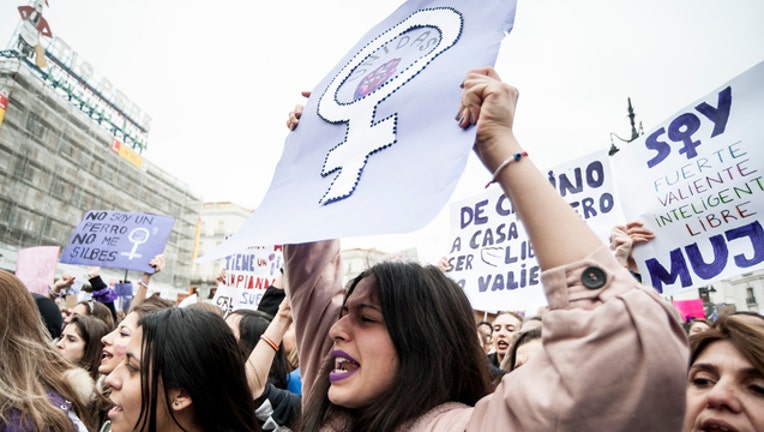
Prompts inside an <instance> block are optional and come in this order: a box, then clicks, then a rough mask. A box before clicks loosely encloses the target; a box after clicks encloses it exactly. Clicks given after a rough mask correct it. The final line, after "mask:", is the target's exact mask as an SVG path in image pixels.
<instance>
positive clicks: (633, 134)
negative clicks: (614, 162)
mask: <svg viewBox="0 0 764 432" xmlns="http://www.w3.org/2000/svg"><path fill="white" fill-rule="evenodd" d="M626 100H627V101H628V104H629V106H628V108H627V111H628V113H629V115H628V117H629V122H630V123H631V138H629V139H625V138H621V137H619V136H618V134H616V133H614V132H610V150H609V151H608V155H610V156H613V155H614V154H616V153H618V150H620V149H619V148H618V147H616V146H615V142H614V141H613V137H616V138H618V139H619V140H621V141H623V142H625V143H627V144H628V143H630V142H632V141H634V140H635V139H637V138H639V136H640V135H642V133H643V132H642V122H639V132H637V127H636V125H635V124H634V118H635V117H636V115H635V114H634V108H633V107H632V106H631V98H626Z"/></svg>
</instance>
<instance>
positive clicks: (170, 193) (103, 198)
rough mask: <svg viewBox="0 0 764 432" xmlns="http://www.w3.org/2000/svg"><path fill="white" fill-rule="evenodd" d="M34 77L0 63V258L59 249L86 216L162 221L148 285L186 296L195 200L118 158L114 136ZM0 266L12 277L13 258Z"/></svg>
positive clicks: (26, 68)
mask: <svg viewBox="0 0 764 432" xmlns="http://www.w3.org/2000/svg"><path fill="white" fill-rule="evenodd" d="M41 73H43V74H44V73H45V71H43V70H41V69H39V68H37V67H36V66H35V65H34V64H33V63H31V62H29V61H26V60H24V59H18V58H0V91H4V92H5V93H6V97H7V101H8V102H7V107H6V109H5V115H4V118H3V121H2V123H0V254H2V255H3V256H5V257H8V256H11V257H12V256H13V254H14V253H15V252H16V251H18V250H19V249H22V248H26V247H31V246H41V245H58V246H61V247H62V248H63V247H64V246H65V245H66V243H67V242H68V240H69V237H70V236H71V234H72V232H73V231H74V229H75V227H76V226H77V224H78V223H79V222H80V220H81V219H82V217H83V215H84V214H85V212H87V211H88V210H93V209H99V210H119V211H126V212H142V213H153V214H161V215H166V216H170V217H173V218H175V224H174V227H173V231H172V234H171V235H170V238H169V241H168V243H167V246H166V248H165V258H166V262H167V264H166V267H165V270H164V271H163V272H162V273H160V274H158V275H157V276H156V277H155V279H154V280H155V281H156V282H157V283H159V284H163V285H165V286H172V287H174V288H176V289H180V290H184V291H185V290H187V289H188V287H189V283H190V278H191V267H192V254H193V248H194V237H195V232H196V222H197V219H198V217H199V211H200V207H201V203H202V200H201V197H199V196H197V195H195V194H194V193H192V192H191V190H190V188H189V187H188V185H186V184H185V183H183V182H181V181H179V180H178V179H177V178H175V177H173V176H172V175H170V174H169V173H167V172H165V171H163V170H162V169H161V168H159V167H158V166H156V165H153V164H151V162H149V161H146V160H143V159H142V158H141V157H140V155H138V154H137V153H131V155H132V159H131V158H126V157H125V154H124V152H123V153H119V152H118V151H117V150H118V149H115V137H114V135H113V134H111V133H109V131H108V130H107V129H105V128H104V127H102V125H101V124H100V122H97V121H96V120H94V119H93V118H92V116H88V115H87V114H86V113H85V111H84V110H83V109H82V106H79V107H78V106H77V104H75V103H72V100H71V97H69V98H67V97H66V95H62V92H61V91H60V89H58V90H57V89H56V88H55V87H54V86H52V85H51V84H50V81H47V80H46V79H45V78H44V75H41ZM116 147H118V146H116ZM136 158H138V160H139V162H140V163H139V164H138V163H136ZM0 264H2V265H3V266H4V268H5V269H6V270H14V268H8V267H11V266H12V265H13V259H5V260H0ZM138 277H139V275H137V274H136V275H133V276H128V278H132V279H133V280H136V279H137V278H138Z"/></svg>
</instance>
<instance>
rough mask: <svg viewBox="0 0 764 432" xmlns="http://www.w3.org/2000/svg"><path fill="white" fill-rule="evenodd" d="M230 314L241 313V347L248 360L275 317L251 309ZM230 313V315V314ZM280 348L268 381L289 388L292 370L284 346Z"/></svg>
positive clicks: (245, 358)
mask: <svg viewBox="0 0 764 432" xmlns="http://www.w3.org/2000/svg"><path fill="white" fill-rule="evenodd" d="M230 315H239V316H241V320H240V321H239V349H240V350H241V354H242V356H244V361H245V362H246V360H247V358H248V357H249V355H250V354H251V353H252V350H253V349H255V345H257V343H258V342H259V341H260V336H261V335H262V334H263V333H264V332H265V329H267V328H268V324H270V323H271V319H272V318H273V317H272V316H271V315H270V314H268V313H265V312H261V311H256V310H249V309H238V310H235V311H233V312H231V314H230ZM230 315H229V316H230ZM279 347H280V349H279V350H278V351H276V355H275V356H274V357H273V363H271V370H270V372H269V373H268V382H269V383H271V384H273V385H274V386H276V387H277V388H280V389H286V388H287V375H289V372H291V371H292V370H291V368H290V367H289V362H288V361H287V359H286V356H284V346H283V345H282V344H279Z"/></svg>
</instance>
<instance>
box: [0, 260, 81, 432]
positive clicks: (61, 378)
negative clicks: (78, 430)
mask: <svg viewBox="0 0 764 432" xmlns="http://www.w3.org/2000/svg"><path fill="white" fill-rule="evenodd" d="M0 364H2V365H3V367H0V424H5V423H7V422H8V421H9V419H10V418H9V416H11V415H12V413H13V412H14V411H15V412H18V413H19V414H20V418H19V419H20V422H21V424H22V425H34V426H35V429H37V430H51V431H71V430H72V429H73V427H74V426H73V424H72V421H71V420H70V419H69V418H68V417H67V415H66V413H65V412H64V411H62V410H61V409H60V408H58V407H56V406H54V405H53V404H51V402H50V400H49V398H48V392H51V391H52V392H57V393H58V394H60V395H61V396H63V397H64V398H65V399H66V400H68V401H71V402H72V405H73V406H72V408H73V409H74V411H75V413H76V414H78V415H79V417H80V419H82V420H83V421H84V422H85V423H86V424H88V423H90V422H92V419H90V418H87V417H86V413H87V411H86V409H85V405H86V403H87V401H86V400H85V399H86V397H85V398H83V397H82V396H83V395H82V394H81V392H78V391H77V390H79V389H75V386H74V385H73V384H72V383H71V382H70V381H69V380H68V379H67V377H68V376H71V374H70V372H71V371H72V369H75V368H74V366H73V365H72V364H71V363H70V362H69V361H67V360H66V359H65V358H64V357H63V355H61V354H60V353H59V351H58V350H57V349H56V348H55V347H53V345H52V344H51V337H50V334H49V333H48V330H47V329H46V328H45V326H44V325H43V320H42V316H41V315H40V311H39V310H38V309H37V305H36V303H35V301H34V298H33V297H32V295H31V294H30V292H29V291H28V290H27V288H26V287H25V286H24V284H23V282H21V280H19V279H18V278H17V277H16V276H14V275H12V274H10V273H8V272H6V271H0ZM77 370H79V369H77Z"/></svg>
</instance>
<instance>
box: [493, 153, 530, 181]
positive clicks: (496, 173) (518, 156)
mask: <svg viewBox="0 0 764 432" xmlns="http://www.w3.org/2000/svg"><path fill="white" fill-rule="evenodd" d="M523 156H528V152H525V151H524V152H517V153H515V154H513V155H512V156H510V157H508V158H506V159H505V160H504V162H502V163H501V164H500V165H499V166H498V167H497V168H496V170H495V171H494V172H493V177H491V181H489V182H488V183H487V184H486V185H485V187H486V188H487V187H488V186H490V185H492V184H494V183H496V179H497V178H499V173H501V170H503V169H504V168H506V167H507V165H509V164H511V163H512V162H517V161H519V160H520V159H521V158H522V157H523Z"/></svg>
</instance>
